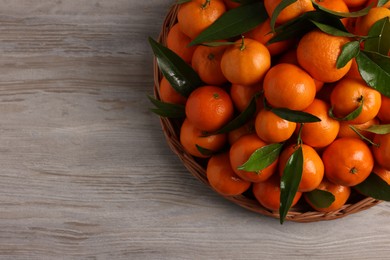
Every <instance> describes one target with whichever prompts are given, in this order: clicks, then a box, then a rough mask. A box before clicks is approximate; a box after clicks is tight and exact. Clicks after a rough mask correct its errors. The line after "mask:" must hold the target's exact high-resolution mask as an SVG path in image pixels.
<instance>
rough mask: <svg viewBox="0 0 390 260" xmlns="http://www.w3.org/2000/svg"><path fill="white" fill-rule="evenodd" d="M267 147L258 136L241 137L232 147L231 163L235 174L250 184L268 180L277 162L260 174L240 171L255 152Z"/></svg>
mask: <svg viewBox="0 0 390 260" xmlns="http://www.w3.org/2000/svg"><path fill="white" fill-rule="evenodd" d="M265 145H267V143H266V142H264V141H263V140H261V139H260V138H259V137H258V136H257V135H256V134H248V135H244V136H242V137H240V138H239V139H238V140H237V141H236V142H235V143H234V144H233V145H232V146H231V147H230V163H231V165H232V168H233V170H234V172H235V173H236V174H237V175H238V176H240V177H241V178H242V179H244V180H247V181H250V182H261V181H265V180H266V179H268V178H269V177H270V176H271V175H272V174H273V173H274V172H275V170H276V167H277V160H276V161H274V162H273V163H272V164H271V165H269V166H268V167H266V168H265V169H263V170H261V171H259V172H248V171H244V170H239V169H238V167H240V166H241V165H243V164H244V163H245V162H246V161H247V160H248V159H249V157H250V156H251V155H252V153H253V152H254V151H256V150H257V149H259V148H261V147H263V146H265Z"/></svg>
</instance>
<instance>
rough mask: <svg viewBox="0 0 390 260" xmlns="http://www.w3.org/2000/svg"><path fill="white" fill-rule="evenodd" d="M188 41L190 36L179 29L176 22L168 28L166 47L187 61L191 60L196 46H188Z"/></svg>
mask: <svg viewBox="0 0 390 260" xmlns="http://www.w3.org/2000/svg"><path fill="white" fill-rule="evenodd" d="M190 42H191V38H190V37H188V36H187V35H185V34H184V33H182V32H181V31H180V28H179V24H178V23H176V24H175V25H174V26H172V28H171V29H170V30H169V32H168V35H167V47H168V48H169V49H170V50H171V51H173V52H174V53H176V54H177V55H178V56H179V57H180V58H182V59H183V60H184V61H185V62H187V63H190V62H191V59H192V55H193V54H194V51H195V48H196V46H189V44H190Z"/></svg>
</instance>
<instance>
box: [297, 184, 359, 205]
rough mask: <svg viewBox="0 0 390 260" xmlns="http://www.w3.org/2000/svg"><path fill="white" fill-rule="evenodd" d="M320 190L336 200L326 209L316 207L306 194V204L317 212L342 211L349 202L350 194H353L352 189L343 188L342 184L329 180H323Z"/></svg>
mask: <svg viewBox="0 0 390 260" xmlns="http://www.w3.org/2000/svg"><path fill="white" fill-rule="evenodd" d="M317 189H319V190H324V191H328V192H330V193H332V194H333V195H334V197H335V200H334V201H333V203H332V204H331V205H330V206H328V207H326V208H319V207H316V206H315V205H314V204H313V203H312V202H311V201H310V199H309V198H308V196H307V194H304V198H305V200H306V202H307V203H308V204H309V205H310V206H311V207H312V208H313V209H315V210H317V211H320V212H332V211H336V210H339V209H341V208H342V207H343V206H344V205H345V203H346V202H347V200H348V198H349V196H350V194H351V188H350V187H347V186H343V185H340V184H335V183H332V182H330V181H328V180H327V179H323V180H322V182H321V183H320V185H319V186H318V187H317Z"/></svg>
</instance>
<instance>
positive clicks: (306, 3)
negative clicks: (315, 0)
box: [264, 0, 314, 24]
mask: <svg viewBox="0 0 390 260" xmlns="http://www.w3.org/2000/svg"><path fill="white" fill-rule="evenodd" d="M281 2H282V0H264V6H265V10H266V11H267V13H268V16H269V17H272V14H273V13H274V11H275V8H276V7H277V6H278V5H279V4H280V3H281ZM308 11H314V7H313V4H312V2H311V1H310V0H297V1H296V2H295V3H292V4H290V5H289V6H287V7H286V8H284V9H283V10H282V11H281V12H280V13H279V15H278V17H277V18H276V23H278V24H283V23H286V22H288V21H290V20H292V19H294V18H296V17H298V16H300V15H301V14H303V13H305V12H308Z"/></svg>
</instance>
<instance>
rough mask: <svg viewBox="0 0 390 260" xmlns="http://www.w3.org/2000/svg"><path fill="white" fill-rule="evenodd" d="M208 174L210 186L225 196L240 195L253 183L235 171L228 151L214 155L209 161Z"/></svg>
mask: <svg viewBox="0 0 390 260" xmlns="http://www.w3.org/2000/svg"><path fill="white" fill-rule="evenodd" d="M206 174H207V179H208V181H209V183H210V186H211V187H213V189H214V190H216V191H217V192H218V193H220V194H222V195H224V196H235V195H239V194H241V193H243V192H244V191H246V190H247V189H248V188H249V186H250V185H251V183H250V182H249V181H244V180H243V179H241V178H240V177H238V176H237V174H235V173H234V171H233V169H232V167H231V166H230V161H229V153H228V152H225V153H221V154H216V155H213V156H212V157H211V158H210V160H209V161H208V163H207V168H206Z"/></svg>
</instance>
